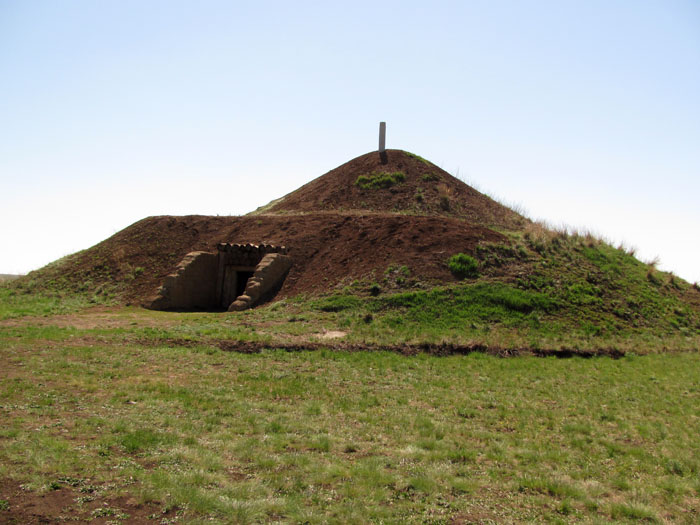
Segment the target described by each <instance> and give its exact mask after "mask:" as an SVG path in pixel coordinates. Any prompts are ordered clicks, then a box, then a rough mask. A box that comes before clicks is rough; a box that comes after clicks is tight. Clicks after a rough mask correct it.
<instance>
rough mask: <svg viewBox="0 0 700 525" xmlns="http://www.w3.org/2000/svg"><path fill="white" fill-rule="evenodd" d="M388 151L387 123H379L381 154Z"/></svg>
mask: <svg viewBox="0 0 700 525" xmlns="http://www.w3.org/2000/svg"><path fill="white" fill-rule="evenodd" d="M385 151H386V122H380V123H379V153H384V152H385Z"/></svg>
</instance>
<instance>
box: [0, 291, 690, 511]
mask: <svg viewBox="0 0 700 525" xmlns="http://www.w3.org/2000/svg"><path fill="white" fill-rule="evenodd" d="M409 299H410V298H409ZM44 306H45V305H43V304H42V305H40V308H44ZM545 306H546V305H545ZM315 312H316V313H312V314H309V316H310V317H309V319H310V320H313V321H314V322H315V323H316V326H318V327H325V326H328V328H336V327H337V326H336V323H337V321H338V318H337V317H332V316H333V315H336V316H341V318H342V315H344V314H343V312H342V311H341V312H339V313H328V312H326V311H324V310H323V309H317V310H315ZM273 313H274V312H273ZM273 313H270V312H269V311H268V313H267V314H265V313H264V312H263V313H260V314H256V315H259V316H261V317H259V318H258V321H260V323H258V325H257V326H265V322H264V321H265V317H264V315H270V316H273ZM285 315H286V314H285ZM107 316H108V317H110V318H114V319H121V324H120V326H119V327H114V328H110V329H107V328H96V327H90V326H80V325H79V323H78V326H77V327H76V326H67V325H66V322H65V320H61V319H60V318H55V319H54V318H52V317H47V318H43V319H42V320H41V322H39V321H38V320H37V319H32V320H29V321H27V322H15V321H17V320H16V319H11V317H13V316H12V315H6V316H5V317H6V320H5V321H4V323H5V324H0V369H1V370H2V374H0V479H2V480H3V482H4V486H9V485H8V484H12V483H14V484H15V485H16V487H20V488H19V489H18V490H14V491H9V490H8V491H6V492H5V493H2V494H0V522H11V520H12V516H13V513H16V512H17V509H19V508H21V506H22V504H23V500H24V499H30V498H37V497H45V498H48V497H51V495H52V494H64V495H65V496H66V497H65V498H64V499H63V500H62V503H61V508H60V515H61V516H63V517H65V518H66V519H68V518H70V517H80V518H81V519H92V520H94V521H95V522H96V523H98V522H99V523H104V522H115V523H120V522H123V523H128V522H129V520H136V521H144V522H149V521H150V522H152V523H199V522H201V523H249V522H269V521H279V522H291V523H297V522H308V523H327V522H338V523H348V522H358V523H361V522H384V523H398V522H420V523H423V522H427V523H450V522H455V523H472V522H473V523H504V522H525V521H551V522H571V521H583V522H599V523H605V522H610V521H619V522H633V521H638V520H644V521H649V522H673V523H697V522H698V521H700V446H699V444H700V438H698V436H700V354H699V353H698V352H697V351H695V352H693V351H689V352H678V353H673V354H661V353H659V354H651V355H634V354H630V355H628V356H627V357H624V358H622V359H618V360H613V359H610V358H593V359H582V358H571V359H556V358H532V357H521V358H505V359H504V358H496V357H491V356H487V355H482V354H472V355H469V356H452V357H442V358H441V357H433V356H427V355H419V356H417V357H405V356H401V355H397V354H391V353H386V352H358V353H350V352H336V351H330V350H319V351H315V352H295V353H293V352H284V351H280V350H274V349H270V350H266V351H264V352H262V353H259V354H252V355H246V354H237V353H230V352H224V351H221V350H219V349H217V348H215V347H213V346H207V345H201V346H194V347H192V346H188V347H183V346H177V345H171V346H167V345H158V344H148V345H143V344H140V343H139V342H138V341H139V340H140V338H143V337H144V335H148V334H149V333H156V334H158V333H167V334H168V335H172V334H180V335H188V334H189V335H192V336H193V337H195V336H196V337H199V336H206V335H207V334H214V335H216V336H225V335H226V334H227V333H228V335H229V336H231V337H249V338H255V337H264V335H260V333H259V332H260V328H258V329H254V328H250V327H249V326H248V325H247V324H246V323H247V320H249V316H246V315H240V316H238V317H233V318H231V317H229V318H228V319H229V320H228V321H223V320H219V321H216V320H215V316H214V315H213V314H185V315H184V316H183V317H179V318H178V317H177V316H178V314H166V313H161V312H157V313H153V312H143V311H139V310H136V309H131V310H129V309H122V310H115V311H114V312H108V313H107ZM329 316H330V317H329ZM273 317H274V316H273ZM311 318H313V319H311ZM182 319H184V320H186V322H185V321H182ZM218 319H221V317H219V318H218ZM231 319H233V320H234V321H235V322H234V321H232V320H231ZM309 319H307V321H309ZM285 322H286V325H285V326H288V327H289V328H288V329H287V332H286V334H285V335H286V336H287V337H294V336H295V334H294V333H292V332H293V331H294V329H295V327H298V326H302V325H304V321H303V320H302V322H288V321H285ZM68 325H70V323H68ZM273 325H274V323H273ZM274 326H276V325H274ZM274 326H273V330H277V329H276V328H274ZM358 326H359V325H358ZM304 330H307V329H300V331H301V332H304ZM276 333H277V334H278V335H279V333H280V332H279V330H278V331H277V332H276ZM643 350H644V349H643V348H640V349H639V352H638V353H643ZM15 485H13V486H15ZM143 508H146V509H148V515H146V514H144V513H143V512H142V511H139V512H141V514H139V515H138V520H137V519H136V518H137V516H136V514H135V510H134V509H136V510H138V509H143ZM14 515H17V514H14ZM18 523H19V522H18Z"/></svg>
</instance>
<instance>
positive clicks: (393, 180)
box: [355, 171, 406, 190]
mask: <svg viewBox="0 0 700 525" xmlns="http://www.w3.org/2000/svg"><path fill="white" fill-rule="evenodd" d="M404 180H406V175H405V174H404V173H402V172H400V171H395V172H393V173H372V174H371V175H360V176H359V177H357V180H355V186H359V187H360V188H362V189H363V190H376V189H386V188H391V187H392V186H394V185H396V184H399V183H401V182H403V181H404Z"/></svg>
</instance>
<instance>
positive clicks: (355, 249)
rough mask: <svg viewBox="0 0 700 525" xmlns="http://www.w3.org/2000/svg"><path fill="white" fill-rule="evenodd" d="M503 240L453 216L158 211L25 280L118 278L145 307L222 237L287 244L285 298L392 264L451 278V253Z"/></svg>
mask: <svg viewBox="0 0 700 525" xmlns="http://www.w3.org/2000/svg"><path fill="white" fill-rule="evenodd" d="M503 239H504V237H503V236H502V235H501V234H499V233H497V232H494V231H492V230H489V229H487V228H484V227H483V226H479V225H469V224H467V223H465V222H464V221H463V220H459V219H455V218H441V217H414V216H407V215H398V214H395V215H390V214H382V215H372V214H367V215H357V214H346V215H341V214H332V213H310V214H305V215H281V216H274V215H261V216H256V217H251V216H247V217H208V216H198V215H191V216H184V217H169V216H161V217H149V218H147V219H143V220H141V221H139V222H137V223H135V224H133V225H132V226H129V227H128V228H125V229H124V230H122V231H120V232H118V233H116V234H115V235H113V236H112V237H110V238H109V239H106V240H105V241H102V242H101V243H99V244H97V245H95V246H93V247H92V248H90V249H88V250H84V251H82V252H79V253H76V254H73V255H71V256H69V257H67V258H65V259H62V260H61V261H59V262H57V263H53V264H51V265H49V266H47V267H45V268H43V269H41V270H38V271H37V272H32V273H31V274H29V276H28V278H30V279H34V280H36V281H37V282H38V284H41V283H48V284H51V283H52V282H62V283H65V285H67V286H68V287H71V288H79V287H81V286H82V287H86V288H85V289H86V291H88V290H92V289H95V288H99V287H100V286H105V285H109V284H110V283H119V286H118V288H119V289H120V290H121V292H122V294H123V300H124V301H125V302H131V303H136V304H143V303H144V302H145V301H147V299H148V298H149V297H151V296H152V295H153V294H154V293H155V291H156V290H157V288H158V287H159V286H160V285H161V284H162V282H163V279H164V278H165V276H166V275H168V274H169V273H170V272H171V271H172V270H173V269H174V268H175V266H176V265H177V263H178V262H179V261H180V260H181V259H182V258H183V257H184V256H185V255H186V254H187V253H188V252H191V251H194V250H205V251H215V250H216V245H217V243H219V242H230V243H256V244H257V243H267V244H275V245H284V246H287V247H288V248H289V255H290V256H291V257H292V259H293V261H294V266H293V267H292V270H291V271H290V273H289V276H288V277H287V279H286V281H285V283H284V286H283V288H282V290H281V292H280V293H281V295H280V297H285V296H292V295H296V294H298V293H302V292H322V291H324V290H328V289H330V288H332V287H333V286H335V285H337V284H338V283H341V282H349V281H350V280H353V279H357V278H368V279H372V278H374V277H376V278H379V277H381V275H382V273H383V272H384V270H385V269H386V268H387V267H388V266H390V265H405V266H407V267H408V268H409V269H410V271H411V274H412V276H414V277H415V278H417V279H420V280H422V281H426V282H435V281H451V280H453V277H452V276H451V274H450V273H449V271H448V269H447V267H446V264H445V261H446V259H447V258H448V256H450V255H452V254H454V253H458V252H463V251H464V252H473V250H474V248H475V247H476V245H477V243H478V242H480V241H493V242H495V241H500V240H503Z"/></svg>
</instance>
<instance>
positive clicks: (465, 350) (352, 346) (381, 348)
mask: <svg viewBox="0 0 700 525" xmlns="http://www.w3.org/2000/svg"><path fill="white" fill-rule="evenodd" d="M135 342H137V343H138V344H142V345H144V346H154V345H172V346H185V347H188V346H195V345H210V346H216V347H218V348H220V349H221V350H224V351H227V352H239V353H242V354H257V353H259V352H262V351H263V350H265V349H276V350H285V351H287V352H304V351H314V350H335V351H340V352H395V353H397V354H401V355H407V356H412V355H418V354H421V353H422V354H430V355H434V356H438V357H446V356H451V355H468V354H472V353H474V352H479V353H483V354H489V355H495V356H498V357H517V356H534V357H561V358H569V357H612V358H614V359H618V358H620V357H624V356H625V352H624V351H623V350H618V349H616V348H595V349H590V348H556V349H555V348H526V347H522V348H502V347H496V346H489V345H486V344H483V343H472V344H456V343H437V344H436V343H418V344H410V343H403V344H398V345H383V344H368V343H343V342H331V341H327V342H298V343H282V342H280V343H277V342H274V343H271V342H263V341H237V340H230V339H220V340H216V339H207V340H200V341H192V340H189V339H142V340H139V341H135Z"/></svg>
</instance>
